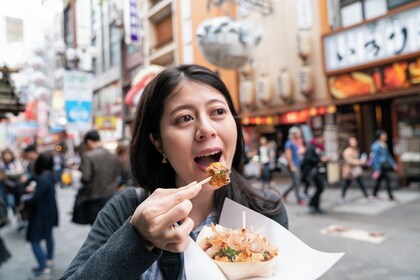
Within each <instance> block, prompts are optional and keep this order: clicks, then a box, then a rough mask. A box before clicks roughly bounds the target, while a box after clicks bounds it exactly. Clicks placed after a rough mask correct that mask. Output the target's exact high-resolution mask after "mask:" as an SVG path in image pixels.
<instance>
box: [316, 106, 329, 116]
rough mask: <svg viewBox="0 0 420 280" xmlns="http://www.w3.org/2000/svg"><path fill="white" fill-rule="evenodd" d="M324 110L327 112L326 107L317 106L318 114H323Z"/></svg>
mask: <svg viewBox="0 0 420 280" xmlns="http://www.w3.org/2000/svg"><path fill="white" fill-rule="evenodd" d="M326 112H327V109H325V107H320V108H318V114H319V115H324V114H325V113H326Z"/></svg>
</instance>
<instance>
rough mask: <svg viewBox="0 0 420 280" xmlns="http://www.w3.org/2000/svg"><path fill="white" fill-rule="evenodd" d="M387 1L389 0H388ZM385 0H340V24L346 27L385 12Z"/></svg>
mask: <svg viewBox="0 0 420 280" xmlns="http://www.w3.org/2000/svg"><path fill="white" fill-rule="evenodd" d="M388 1H389V0H388ZM386 12H387V0H341V1H340V16H341V26H342V27H346V26H350V25H353V24H357V23H360V22H362V21H364V20H368V19H371V18H375V17H378V16H381V15H384V14H386Z"/></svg>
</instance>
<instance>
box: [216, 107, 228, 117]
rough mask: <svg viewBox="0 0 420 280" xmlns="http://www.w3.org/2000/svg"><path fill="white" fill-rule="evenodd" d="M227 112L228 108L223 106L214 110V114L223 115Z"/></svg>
mask: <svg viewBox="0 0 420 280" xmlns="http://www.w3.org/2000/svg"><path fill="white" fill-rule="evenodd" d="M225 113H226V110H225V109H223V108H218V109H216V110H214V114H215V115H219V116H220V115H223V114H225Z"/></svg>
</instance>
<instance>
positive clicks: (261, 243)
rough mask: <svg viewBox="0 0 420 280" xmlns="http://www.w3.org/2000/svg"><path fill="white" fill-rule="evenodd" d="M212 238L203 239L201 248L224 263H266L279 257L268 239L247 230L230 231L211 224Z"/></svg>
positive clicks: (276, 249)
mask: <svg viewBox="0 0 420 280" xmlns="http://www.w3.org/2000/svg"><path fill="white" fill-rule="evenodd" d="M211 229H212V232H213V234H212V236H210V237H206V238H205V239H203V241H202V243H201V244H200V246H201V248H202V249H203V250H204V251H205V252H206V254H207V255H208V256H210V257H211V258H212V259H214V260H216V261H222V262H265V261H269V260H271V259H273V258H274V257H275V256H277V255H278V248H277V247H275V246H272V245H271V244H270V243H269V242H268V239H267V238H266V237H264V236H262V235H260V234H258V233H256V232H253V231H249V230H246V229H229V228H224V227H221V226H217V227H216V226H215V225H214V224H213V223H212V224H211Z"/></svg>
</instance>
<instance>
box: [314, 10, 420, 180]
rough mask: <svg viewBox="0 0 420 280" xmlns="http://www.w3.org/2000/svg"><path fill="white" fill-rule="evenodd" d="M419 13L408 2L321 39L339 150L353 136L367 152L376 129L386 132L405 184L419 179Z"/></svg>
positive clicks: (362, 149) (363, 150) (419, 11)
mask: <svg viewBox="0 0 420 280" xmlns="http://www.w3.org/2000/svg"><path fill="white" fill-rule="evenodd" d="M419 14H420V5H419V4H416V5H408V6H404V7H402V8H400V9H396V10H393V11H391V12H389V13H388V14H386V15H384V16H381V17H378V18H376V19H373V20H368V21H365V22H363V23H361V24H357V25H354V26H351V27H349V28H343V29H340V30H338V31H336V32H332V33H330V34H327V35H324V36H323V39H322V40H323V49H324V70H325V74H326V76H327V84H328V90H329V93H330V95H331V97H332V99H333V103H334V104H335V105H336V106H337V114H336V126H337V128H338V130H337V133H338V135H337V138H338V151H339V152H340V151H342V150H343V149H344V148H345V146H346V145H347V140H348V138H350V137H352V136H354V137H356V138H357V139H358V140H359V144H360V148H361V151H362V152H367V153H368V152H369V151H370V145H371V144H372V142H373V141H374V140H375V139H374V135H375V130H377V129H383V130H385V131H386V132H387V133H388V135H389V137H388V145H389V147H390V150H391V152H392V153H393V154H394V156H395V158H396V159H397V161H399V163H400V165H401V171H400V177H401V183H402V185H406V184H407V183H408V182H409V181H410V180H418V179H420V178H419V177H420V176H419V174H420V172H419V166H418V164H419V163H420V160H419V158H418V157H419V149H420V148H419V147H420V140H419V136H418V135H419V126H420V118H419V115H418V114H419V113H418V111H419V109H418V108H420V107H419V105H420V104H419V101H418V100H419V98H420V95H419V94H420V57H419V51H420V40H418V39H419V34H420V33H419V31H420V30H419V27H418V25H416V24H414V23H415V22H416V20H417V19H418V15H419Z"/></svg>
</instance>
